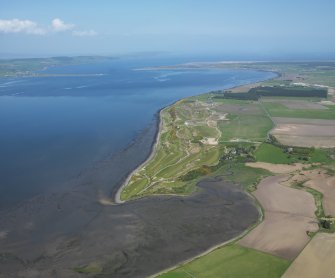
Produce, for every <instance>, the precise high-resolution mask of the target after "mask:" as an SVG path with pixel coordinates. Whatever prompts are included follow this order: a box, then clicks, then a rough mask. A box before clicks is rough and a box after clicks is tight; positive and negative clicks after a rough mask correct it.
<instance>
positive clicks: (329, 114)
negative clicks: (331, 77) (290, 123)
mask: <svg viewBox="0 0 335 278" xmlns="http://www.w3.org/2000/svg"><path fill="white" fill-rule="evenodd" d="M263 105H264V107H265V108H266V109H267V110H268V112H269V113H270V115H271V116H272V117H287V118H306V119H335V105H328V106H326V107H327V108H328V109H290V108H288V107H286V106H285V105H283V104H281V103H272V102H264V104H263Z"/></svg>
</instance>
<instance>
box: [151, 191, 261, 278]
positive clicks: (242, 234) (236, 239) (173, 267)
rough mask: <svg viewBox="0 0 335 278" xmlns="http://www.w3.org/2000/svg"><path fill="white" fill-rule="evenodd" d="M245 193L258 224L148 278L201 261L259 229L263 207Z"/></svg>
mask: <svg viewBox="0 0 335 278" xmlns="http://www.w3.org/2000/svg"><path fill="white" fill-rule="evenodd" d="M243 192H244V193H246V194H247V195H248V196H249V197H250V198H251V199H252V200H253V201H254V203H255V205H256V208H257V210H258V212H259V217H258V220H257V222H256V223H255V224H253V225H251V226H250V227H249V228H248V229H246V230H245V231H243V232H242V233H240V234H239V235H237V236H235V237H233V238H231V239H229V240H226V241H224V242H222V243H219V244H216V245H214V246H212V247H210V248H208V249H207V250H205V251H203V252H201V253H200V254H198V255H197V256H194V257H192V258H189V259H186V260H184V261H182V262H180V263H178V264H176V265H173V266H171V267H169V268H166V269H164V270H161V271H159V272H156V273H154V274H152V275H149V276H148V278H155V277H158V276H159V275H162V274H165V273H167V272H170V271H173V270H175V269H177V268H178V267H181V266H183V265H185V264H188V263H190V262H192V261H194V260H196V259H199V258H201V257H203V256H206V255H208V254H209V253H211V252H213V251H215V250H216V249H219V248H222V247H224V246H226V245H229V244H231V243H234V242H237V241H238V240H240V239H242V238H243V237H245V236H246V235H247V234H249V233H250V232H251V231H252V230H253V229H255V228H256V227H258V225H259V224H260V223H262V222H263V220H264V212H263V207H262V206H261V204H260V203H259V201H258V199H257V198H256V197H255V196H254V195H252V194H250V193H248V192H247V191H244V190H243Z"/></svg>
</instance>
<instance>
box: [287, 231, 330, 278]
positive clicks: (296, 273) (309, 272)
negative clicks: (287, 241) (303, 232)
mask: <svg viewBox="0 0 335 278" xmlns="http://www.w3.org/2000/svg"><path fill="white" fill-rule="evenodd" d="M334 262H335V234H324V233H322V234H317V235H316V236H315V237H314V238H313V239H312V241H311V242H310V243H309V244H308V245H307V246H306V248H305V249H304V250H303V251H302V253H301V254H300V255H299V257H298V258H297V259H296V260H295V261H294V262H293V263H292V265H291V266H290V267H289V269H288V270H287V271H286V272H285V273H284V275H283V276H282V277H283V278H296V277H304V278H316V277H333V274H332V273H333V272H334Z"/></svg>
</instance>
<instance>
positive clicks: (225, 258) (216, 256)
mask: <svg viewBox="0 0 335 278" xmlns="http://www.w3.org/2000/svg"><path fill="white" fill-rule="evenodd" d="M289 264H290V262H289V261H287V260H285V259H281V258H278V257H275V256H272V255H268V254H265V253H262V252H259V251H256V250H252V249H249V248H245V247H241V246H238V245H235V244H234V245H228V246H225V247H222V248H219V249H217V250H215V251H213V252H211V253H210V254H208V255H206V256H204V257H200V258H198V259H195V260H194V261H192V262H190V263H187V264H186V265H183V266H181V267H179V268H177V269H175V270H173V271H171V272H168V273H166V274H163V275H160V276H158V277H159V278H188V277H198V278H202V277H203V278H206V277H220V278H246V277H249V278H269V277H271V278H277V277H278V278H279V277H281V275H282V274H283V273H284V271H285V270H286V269H287V267H288V266H289Z"/></svg>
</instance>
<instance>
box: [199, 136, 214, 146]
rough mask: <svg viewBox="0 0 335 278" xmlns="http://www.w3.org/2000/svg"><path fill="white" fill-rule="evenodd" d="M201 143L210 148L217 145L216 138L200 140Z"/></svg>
mask: <svg viewBox="0 0 335 278" xmlns="http://www.w3.org/2000/svg"><path fill="white" fill-rule="evenodd" d="M200 142H201V143H203V144H205V145H211V146H216V145H217V144H218V140H217V139H216V138H212V137H209V138H204V139H202V140H200Z"/></svg>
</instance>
